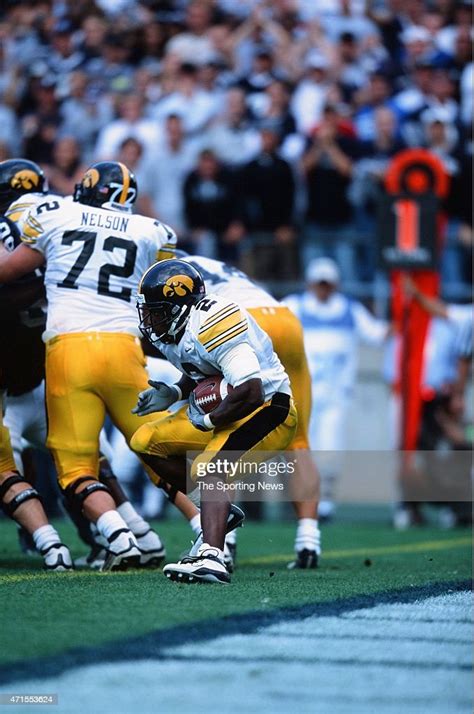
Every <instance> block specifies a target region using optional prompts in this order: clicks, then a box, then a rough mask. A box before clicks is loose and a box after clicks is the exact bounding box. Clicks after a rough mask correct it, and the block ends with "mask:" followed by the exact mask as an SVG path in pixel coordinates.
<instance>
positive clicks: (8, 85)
mask: <svg viewBox="0 0 474 714" xmlns="http://www.w3.org/2000/svg"><path fill="white" fill-rule="evenodd" d="M471 23H472V5H471V4H470V3H469V2H466V1H461V2H453V1H451V0H262V1H261V2H259V1H258V0H191V1H188V0H168V1H166V0H27V1H23V0H4V1H3V2H2V3H1V5H0V159H4V158H9V157H12V156H16V155H22V156H25V157H27V158H29V159H32V160H34V161H37V162H39V163H40V164H41V165H42V166H43V167H44V169H45V171H46V173H47V176H48V179H49V184H50V188H51V190H53V191H56V192H58V193H60V194H69V193H71V192H72V190H73V187H74V184H75V183H76V182H77V180H78V177H79V176H80V175H81V173H82V171H83V170H84V168H85V167H86V166H87V165H88V163H89V162H92V161H97V160H107V159H113V160H117V159H118V160H120V161H123V162H124V163H126V164H127V165H128V166H129V167H130V168H131V169H132V170H133V171H134V172H135V173H136V176H137V180H138V185H139V200H138V210H139V211H140V212H142V213H144V214H147V215H153V216H157V217H158V218H159V219H161V220H163V221H164V222H166V223H169V224H170V225H171V226H172V227H173V228H174V229H175V230H176V232H177V233H178V236H179V238H180V242H181V244H182V245H184V246H188V247H189V248H190V249H191V250H193V251H195V252H198V253H201V254H204V255H209V256H215V257H219V258H221V259H223V260H226V261H230V262H233V263H236V264H240V265H241V266H242V267H244V268H245V269H246V270H247V271H248V272H249V273H250V274H252V275H254V276H255V277H257V278H259V279H263V280H265V279H269V278H272V279H276V280H282V281H284V280H294V279H297V278H298V277H299V276H301V274H302V268H303V267H304V265H307V264H308V262H309V260H310V259H311V258H313V257H316V256H318V255H332V256H333V257H335V258H336V260H337V262H338V264H339V266H340V269H341V271H342V278H343V282H344V283H345V284H346V285H349V284H350V283H353V282H361V281H366V282H367V283H369V284H370V283H371V281H373V279H374V274H375V270H376V260H375V254H376V250H375V240H376V239H375V211H376V205H377V200H378V197H379V195H380V192H381V191H382V186H383V178H384V174H385V173H386V170H387V166H388V163H389V162H390V160H391V159H392V158H393V156H394V155H395V154H397V152H399V151H401V150H403V149H404V148H407V147H424V148H428V149H429V150H430V151H432V152H433V153H434V154H436V155H437V156H438V157H439V158H440V159H441V161H442V162H443V164H444V167H445V169H446V171H447V172H448V174H449V175H450V177H451V190H450V195H449V197H448V199H447V201H446V205H445V209H446V211H447V214H448V217H449V223H448V231H447V244H446V249H445V254H444V262H443V277H444V279H445V281H447V282H448V283H450V284H452V285H466V284H469V282H470V281H471V277H472V276H471V275H470V273H469V270H470V259H469V258H468V256H470V252H471V249H472V236H473V232H472V216H471V193H472V153H473V152H472V149H473V143H472V141H473V140H472V107H473V63H472V45H473V37H474V33H473V28H472V24H471Z"/></svg>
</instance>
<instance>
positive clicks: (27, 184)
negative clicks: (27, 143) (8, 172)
mask: <svg viewBox="0 0 474 714" xmlns="http://www.w3.org/2000/svg"><path fill="white" fill-rule="evenodd" d="M38 184H39V176H38V174H35V172H34V171H31V170H30V169H22V170H21V171H17V172H16V174H15V175H14V176H13V177H12V178H11V180H10V185H11V187H12V188H16V189H18V188H24V189H25V190H28V191H31V189H32V188H37V186H38Z"/></svg>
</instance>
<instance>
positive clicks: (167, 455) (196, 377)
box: [131, 260, 297, 583]
mask: <svg viewBox="0 0 474 714" xmlns="http://www.w3.org/2000/svg"><path fill="white" fill-rule="evenodd" d="M138 310H139V314H140V320H141V322H140V328H141V330H142V332H143V334H144V335H146V337H147V338H148V339H149V340H150V342H152V344H154V345H155V346H156V347H158V348H159V350H160V351H161V353H162V354H163V355H164V356H165V357H166V359H168V360H169V361H170V362H171V363H172V364H173V365H174V366H175V367H177V368H178V369H179V370H180V371H181V372H182V374H183V377H182V378H181V379H180V381H179V382H178V383H177V384H175V385H172V386H169V385H166V384H163V383H162V384H159V383H157V384H156V386H155V387H152V388H151V389H148V390H146V391H145V392H143V393H141V394H140V396H139V400H138V404H137V407H136V408H135V410H134V412H135V413H137V414H139V415H140V414H148V413H149V411H150V409H153V410H156V411H164V410H167V409H169V408H170V407H171V406H172V405H173V404H174V403H175V402H177V401H179V400H182V399H188V397H189V403H187V404H184V405H182V406H179V407H178V408H176V409H175V410H173V411H171V412H170V413H168V414H164V415H162V416H161V417H160V418H159V419H157V420H156V421H151V422H147V423H146V424H144V425H143V426H142V427H140V428H139V429H138V431H137V432H136V433H135V434H134V436H133V438H132V440H131V447H132V449H134V450H135V451H136V452H137V453H139V454H140V455H141V457H142V458H143V460H144V461H145V463H147V464H148V465H149V466H150V467H151V468H152V469H153V471H154V472H155V473H156V474H158V475H159V476H160V477H161V478H162V479H163V480H165V481H167V482H168V483H170V484H171V485H172V486H174V487H175V488H176V489H178V490H180V491H183V492H185V491H186V452H187V451H198V452H200V457H199V459H198V460H195V461H194V463H193V466H192V469H191V478H192V479H193V481H195V482H196V481H197V480H198V476H199V477H200V474H198V471H199V472H200V473H202V468H199V469H198V468H197V462H199V467H202V465H203V464H204V465H205V464H206V463H207V464H209V463H210V462H211V461H213V460H215V459H216V458H218V457H219V453H224V452H238V454H239V457H238V458H239V459H241V460H250V461H252V460H253V459H252V456H253V455H254V456H253V458H255V459H256V458H258V457H257V454H256V453H255V452H266V451H267V452H268V451H270V452H275V451H284V450H285V449H286V448H287V446H288V445H289V444H290V443H291V441H292V439H293V438H294V435H295V432H296V427H297V416H296V408H295V405H294V403H293V399H292V395H291V389H290V382H289V378H288V375H287V374H286V372H285V370H284V369H283V367H282V364H281V362H280V360H279V359H278V357H277V355H276V354H275V352H274V351H273V347H272V343H271V341H270V338H269V337H268V335H267V334H266V333H265V332H264V331H263V330H262V329H261V328H260V327H259V326H258V325H257V323H256V322H255V320H254V319H253V318H252V316H251V315H250V314H249V313H247V312H246V310H245V309H244V308H241V307H240V306H239V305H238V304H237V303H235V302H232V301H230V300H228V299H225V298H223V297H220V296H217V295H214V294H209V295H206V289H205V285H204V280H203V278H202V275H201V273H200V272H199V271H198V270H197V269H196V268H195V267H194V266H192V265H190V264H189V263H186V262H185V261H182V260H165V261H162V262H161V263H157V264H156V265H154V266H152V267H151V268H149V269H148V270H147V271H146V272H145V274H144V275H143V277H142V279H141V281H140V285H139V288H138ZM215 375H219V376H223V377H224V379H225V380H226V381H227V382H228V384H230V385H231V386H232V387H233V389H232V390H231V391H229V393H228V396H226V397H225V398H224V399H223V400H222V402H221V403H220V404H219V405H218V406H217V407H216V409H214V410H213V411H212V413H211V414H203V413H202V412H201V410H200V409H198V408H197V406H196V404H195V399H194V394H193V393H192V392H193V389H194V387H195V386H196V383H199V382H200V381H202V380H204V379H206V377H210V376H215ZM226 458H228V456H226ZM260 460H261V456H260ZM224 478H225V477H224ZM202 480H203V481H204V482H205V485H206V490H207V491H211V492H212V497H210V498H208V497H205V496H202V498H201V525H202V530H203V543H202V544H201V545H200V546H199V548H198V549H197V553H196V554H195V555H193V556H188V557H185V558H184V559H182V560H181V561H179V562H178V563H170V564H168V565H166V566H165V568H164V573H165V575H167V576H168V577H169V578H171V579H172V580H177V581H180V582H196V581H204V582H217V583H229V582H230V574H229V572H228V570H227V568H226V566H225V563H224V553H223V548H224V540H225V536H226V531H227V530H228V518H229V513H230V501H229V499H228V495H227V493H226V492H225V489H224V488H222V486H223V484H224V482H223V477H222V476H220V475H219V476H218V475H214V473H211V469H209V470H208V471H207V474H206V476H204V477H203V479H202ZM234 508H235V507H234Z"/></svg>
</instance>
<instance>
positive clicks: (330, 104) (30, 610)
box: [0, 0, 474, 714]
mask: <svg viewBox="0 0 474 714" xmlns="http://www.w3.org/2000/svg"><path fill="white" fill-rule="evenodd" d="M473 37H474V34H473V28H472V4H471V2H469V1H468V0H462V1H460V2H456V1H455V0H271V1H267V0H262V1H261V2H259V0H191V1H188V0H49V1H48V0H29V1H28V0H26V1H24V0H2V2H0V160H3V159H7V158H11V157H15V156H23V157H25V158H28V159H32V160H34V161H36V162H38V163H39V164H40V165H41V166H42V167H43V169H44V170H45V172H46V174H47V177H48V180H49V185H50V188H51V190H52V191H54V192H57V193H59V194H63V195H66V194H70V193H72V191H73V188H74V185H75V183H76V182H77V181H78V180H79V179H80V177H81V176H82V173H83V171H84V169H85V168H86V167H87V165H88V164H89V163H90V162H94V161H98V160H101V159H113V160H120V161H123V162H124V163H126V164H127V165H128V166H129V167H130V168H131V169H132V170H133V171H134V172H135V174H136V176H137V180H138V186H139V199H138V204H137V210H138V211H139V212H141V213H144V214H146V215H150V216H156V217H158V218H159V219H161V220H163V221H164V222H167V223H169V224H170V225H171V226H172V227H173V228H174V229H175V230H176V231H177V233H178V238H179V244H180V247H183V248H186V249H188V250H189V251H190V252H193V253H199V254H201V255H204V256H209V257H215V258H218V259H221V260H224V261H226V262H228V263H230V264H232V265H235V266H238V267H241V268H242V269H244V270H245V271H246V272H248V273H249V274H250V275H251V276H252V277H253V278H255V279H256V280H258V281H259V282H262V283H263V284H265V285H266V286H267V287H268V288H269V290H270V291H271V292H272V293H273V294H274V295H275V296H276V297H278V298H284V297H285V296H287V295H289V294H290V293H295V292H300V291H302V290H304V288H305V270H306V268H307V266H308V264H309V261H310V260H311V259H312V258H314V257H316V256H319V255H328V256H331V257H333V258H334V259H335V260H336V262H337V264H338V267H339V270H340V273H341V285H340V287H341V290H342V292H343V293H345V294H346V295H348V296H350V297H352V298H354V299H356V300H360V301H361V302H362V303H363V304H364V305H365V306H366V307H367V308H368V309H369V310H370V311H371V312H372V313H373V314H374V315H375V316H376V317H377V318H379V319H381V320H390V317H391V287H390V281H389V279H388V275H387V272H386V271H385V270H384V269H383V267H382V266H381V265H380V263H379V261H378V257H377V255H378V245H379V240H380V231H379V229H378V223H377V210H378V206H379V205H380V201H381V200H383V197H384V195H385V193H386V188H385V183H384V181H385V176H386V173H387V171H388V168H389V166H390V165H391V164H392V162H393V161H394V160H395V159H396V157H397V156H399V155H400V152H403V151H405V150H407V149H413V150H419V149H426V150H428V151H429V152H431V154H432V155H433V156H434V157H436V159H437V160H439V161H440V162H441V165H442V168H443V171H444V172H445V174H446V175H447V176H448V177H449V191H448V194H447V195H446V196H445V197H444V198H443V200H442V202H441V204H440V205H439V206H438V208H439V210H440V211H441V212H442V214H443V216H444V218H445V223H444V230H443V232H444V235H445V239H444V247H443V250H442V254H441V260H440V266H439V267H440V272H441V296H442V297H443V299H444V300H445V301H447V302H449V303H469V302H472V297H471V294H472V260H471V256H472V241H473V228H472V212H471V201H472V158H473V138H472V107H473V63H472V45H473ZM334 197H337V198H336V200H335V199H334ZM442 347H443V346H442V345H440V352H439V361H438V357H437V356H436V354H437V353H436V350H435V351H434V355H435V356H434V358H433V359H434V362H433V364H434V367H435V368H438V367H439V369H438V371H437V373H438V375H439V374H441V377H440V380H441V382H438V384H437V386H439V385H440V384H441V383H442V381H443V379H444V378H443V369H444V367H445V366H446V365H445V362H444V361H443V360H444V357H443V349H442ZM385 356H386V355H385V351H384V348H383V347H382V346H379V347H370V346H361V347H360V353H359V366H358V372H357V377H356V380H355V389H354V395H353V398H352V400H351V402H350V407H349V417H348V419H349V423H350V425H351V428H350V429H348V430H347V438H346V444H345V446H346V447H347V449H349V450H353V449H362V450H363V449H365V450H379V451H383V450H390V449H394V447H395V446H396V444H395V431H394V427H393V420H392V421H391V417H390V410H391V406H390V404H391V402H390V389H389V386H390V385H389V384H388V383H387V381H388V382H389V381H390V380H389V379H388V378H387V371H386V370H385V373H384V359H385ZM451 366H452V365H451ZM435 371H436V370H435ZM384 374H385V376H384ZM442 386H443V388H444V384H443V385H442ZM447 386H448V387H449V385H447ZM463 406H465V408H464V410H463V409H462V408H459V407H458V409H457V412H456V416H455V420H456V422H457V426H458V427H459V429H458V431H457V439H458V442H460V443H457V444H455V443H452V442H450V441H449V439H446V436H447V435H446V434H442V435H441V442H442V447H443V448H450V447H459V446H461V447H462V448H469V445H470V443H471V442H472V419H473V417H472V407H471V406H470V405H469V399H466V400H465V404H464V405H463ZM438 436H439V434H438ZM29 460H30V462H31V463H30V465H29V466H30V468H34V469H35V470H36V472H37V478H38V486H39V488H40V490H42V491H43V493H45V491H46V490H47V488H48V484H49V488H50V489H51V485H52V484H53V483H54V477H53V472H52V466H51V461H50V459H49V457H48V456H46V455H45V454H44V453H41V452H36V451H35V452H33V453H30V455H29ZM132 471H133V469H132ZM126 488H127V489H128V491H129V493H130V494H131V495H132V497H133V499H134V501H135V503H136V504H138V505H139V506H141V508H142V509H143V510H144V511H145V512H146V515H147V516H149V517H155V516H162V515H163V512H162V509H163V502H162V499H160V498H159V496H158V492H157V490H156V489H154V487H151V486H148V487H147V485H146V478H145V476H144V474H141V475H140V474H136V475H135V474H134V473H132V474H131V476H130V478H129V480H128V482H127V483H126ZM46 500H47V506H48V510H49V513H50V515H51V516H52V517H58V518H59V517H61V516H62V512H61V511H60V510H59V507H58V503H57V499H56V495H55V493H54V492H53V491H52V490H50V496H49V498H48V497H47V498H46ZM248 505H249V506H252V505H253V504H248ZM272 509H273V510H272ZM249 510H251V509H250V508H249ZM166 515H168V516H169V519H168V522H167V523H166V524H165V525H164V526H163V530H164V536H165V538H166V544H167V548H168V553H169V557H177V556H178V554H179V553H180V552H181V551H182V548H183V543H185V542H186V538H188V539H189V532H188V531H187V530H186V528H187V526H186V525H185V524H184V521H183V520H182V519H179V518H178V517H176V518H172V517H171V516H173V515H174V511H173V509H171V508H170V509H168V511H167V514H166ZM254 515H256V516H259V515H262V513H261V512H260V513H259V512H258V510H257V512H255V513H254ZM264 515H266V516H267V518H266V519H265V520H264V521H263V522H260V523H252V524H251V525H250V526H249V527H248V528H245V529H244V532H243V533H242V535H241V536H239V549H240V555H239V568H238V571H237V574H236V578H235V581H234V583H233V585H232V588H229V589H225V588H224V589H218V590H219V592H216V590H215V589H213V588H210V589H207V590H206V593H205V595H206V597H205V599H204V600H203V598H202V592H203V591H202V590H201V591H200V593H199V595H201V597H198V598H196V597H195V594H194V593H195V592H196V591H195V590H193V592H192V593H190V591H189V590H186V588H184V589H183V587H177V586H173V585H172V584H170V583H168V582H167V581H166V579H165V578H164V577H162V576H161V574H156V572H153V571H151V572H150V571H140V572H135V573H116V574H100V575H98V574H95V573H92V572H90V571H75V572H74V573H70V574H66V575H65V577H64V578H62V579H61V578H60V577H59V578H51V577H50V576H49V574H44V573H40V572H38V571H39V569H40V566H41V563H40V562H39V559H38V558H36V559H35V558H27V557H26V556H24V555H22V554H20V551H19V548H18V543H17V539H16V529H15V528H14V526H13V525H12V524H11V523H10V522H8V521H7V520H6V519H3V518H2V519H1V520H0V535H1V537H0V557H1V563H2V571H3V572H2V577H1V579H0V593H1V598H2V640H3V647H2V652H1V653H0V669H1V675H2V677H1V678H2V682H3V684H2V685H1V686H0V699H1V698H2V697H8V696H10V693H11V692H14V691H20V692H26V691H30V692H33V691H36V692H46V691H49V692H56V693H59V697H60V705H61V711H64V712H73V713H74V714H75V713H76V712H78V711H91V712H95V711H97V712H99V711H100V712H104V711H106V712H107V711H111V712H112V711H114V712H126V714H128V713H129V712H130V711H134V710H135V709H136V707H137V706H138V707H139V708H140V711H142V712H144V713H145V714H148V712H150V714H151V713H152V712H153V714H154V712H156V711H163V712H165V713H166V714H168V712H170V713H172V712H175V711H180V712H189V713H192V714H194V712H196V711H198V710H200V709H201V708H203V707H205V708H206V710H207V711H209V712H228V711H229V712H230V711H235V710H236V709H237V708H238V710H239V711H242V712H248V713H249V714H250V713H252V714H253V712H255V711H257V710H260V711H270V710H271V711H272V712H282V714H283V713H284V714H286V713H287V712H290V711H296V709H297V710H298V711H300V712H308V713H309V712H311V714H313V712H321V714H326V712H328V711H331V712H334V714H338V713H339V712H341V714H342V712H344V714H346V713H347V712H350V714H359V713H360V714H370V713H371V712H377V714H385V712H386V713H387V714H392V712H395V711H396V712H399V711H401V710H403V711H404V712H407V714H422V713H423V714H424V712H426V711H431V712H432V713H433V714H453V713H454V712H459V713H462V714H467V712H469V711H472V706H471V704H472V702H471V701H470V695H469V683H468V678H469V672H470V667H471V651H470V641H471V638H472V634H471V632H472V631H471V624H470V619H471V615H470V605H469V597H468V595H467V593H466V590H467V588H468V587H469V583H468V579H469V578H470V576H471V574H472V568H471V554H470V538H469V534H468V533H467V532H466V530H465V529H458V528H453V529H452V530H449V531H448V530H440V529H439V528H438V522H437V521H436V525H435V526H433V523H434V522H435V521H434V519H432V521H431V525H428V526H427V527H426V528H424V529H411V530H410V531H405V532H396V531H394V530H393V529H392V527H391V525H390V523H389V517H390V504H389V502H386V504H385V507H384V508H381V509H380V508H378V507H377V506H365V507H361V506H360V507H358V508H355V509H354V508H353V507H349V506H345V507H342V508H341V509H340V510H339V512H338V518H337V519H336V521H335V522H334V523H333V524H331V525H329V526H328V527H327V528H325V529H324V532H323V538H324V540H323V544H324V550H323V559H322V565H321V568H320V569H319V570H318V571H316V572H314V571H313V572H309V571H303V572H300V573H298V574H297V576H296V577H295V573H294V572H293V573H292V572H291V571H288V570H287V569H286V567H285V566H286V563H287V562H288V560H289V559H290V558H291V553H290V551H291V541H292V538H293V535H294V534H293V531H294V522H290V518H291V510H290V506H289V505H287V507H286V508H285V509H282V507H281V506H279V507H276V508H275V507H272V506H270V507H267V509H266V512H265V513H264ZM285 520H286V521H287V522H285ZM445 525H448V524H447V523H445ZM450 525H456V523H455V522H454V523H451V524H450ZM158 527H160V528H161V524H158ZM59 528H60V530H61V532H63V533H64V534H65V537H66V541H67V542H68V543H70V544H71V548H72V550H73V554H74V555H75V556H79V555H83V554H84V546H83V544H81V543H80V542H79V540H78V538H77V535H76V534H75V533H74V531H73V528H72V526H71V525H70V524H69V523H68V522H67V521H65V520H62V521H61V522H60V524H59ZM222 590H225V592H222ZM218 636H219V639H218V640H212V639H211V638H213V637H218ZM209 641H211V643H210V644H209ZM1 701H2V703H4V701H3V699H1ZM54 709H57V707H52V708H51V709H47V710H48V711H50V710H51V711H53V710H54ZM23 710H24V711H27V710H28V707H26V706H24V707H23Z"/></svg>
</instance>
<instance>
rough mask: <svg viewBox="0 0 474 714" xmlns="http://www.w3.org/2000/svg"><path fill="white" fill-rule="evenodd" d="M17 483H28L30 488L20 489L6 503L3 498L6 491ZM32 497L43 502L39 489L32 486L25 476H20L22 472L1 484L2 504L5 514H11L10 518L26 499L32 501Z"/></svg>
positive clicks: (0, 499)
mask: <svg viewBox="0 0 474 714" xmlns="http://www.w3.org/2000/svg"><path fill="white" fill-rule="evenodd" d="M17 483H22V484H27V486H28V488H25V489H24V490H23V491H20V493H17V494H16V496H13V498H12V499H11V500H10V501H9V502H8V503H5V502H4V500H3V499H4V497H5V495H6V493H7V492H8V491H9V490H10V488H11V487H12V486H14V485H15V484H17ZM31 499H35V500H37V501H39V502H40V503H41V504H42V500H41V496H40V495H39V493H38V491H37V490H36V489H35V488H33V486H31V484H30V483H28V481H27V480H26V479H25V478H23V476H20V474H16V475H15V476H9V477H8V478H7V479H5V481H4V482H3V483H2V485H1V486H0V504H1V506H2V509H3V512H4V513H5V515H6V516H9V517H10V518H13V517H14V515H13V514H14V513H15V511H16V510H17V508H19V507H20V506H21V505H22V504H23V503H25V502H26V501H30V500H31Z"/></svg>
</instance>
